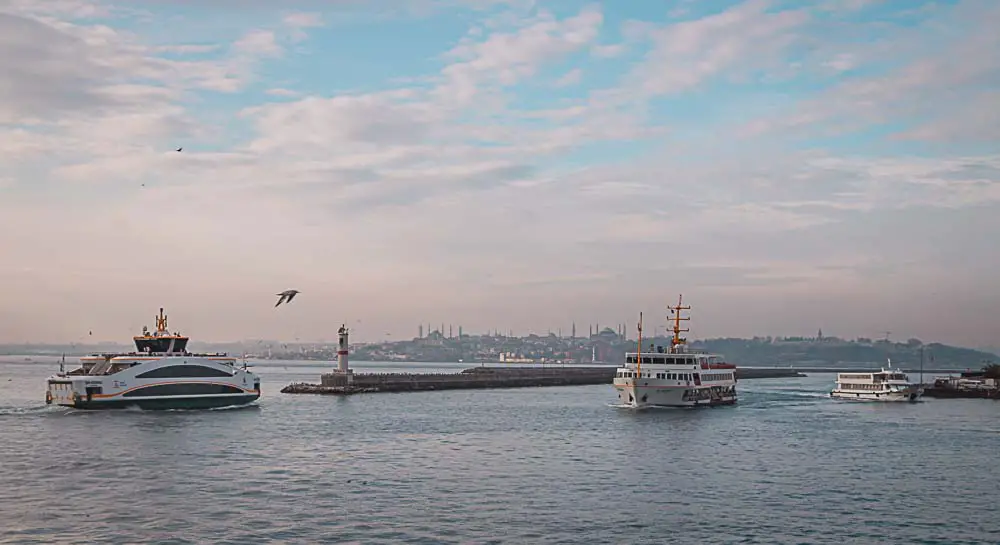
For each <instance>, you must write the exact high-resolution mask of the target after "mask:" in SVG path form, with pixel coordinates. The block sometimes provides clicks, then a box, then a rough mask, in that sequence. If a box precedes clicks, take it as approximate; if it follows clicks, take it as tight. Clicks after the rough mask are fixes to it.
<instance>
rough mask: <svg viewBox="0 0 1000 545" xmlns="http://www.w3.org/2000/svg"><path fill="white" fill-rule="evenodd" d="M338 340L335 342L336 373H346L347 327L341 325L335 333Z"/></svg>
mask: <svg viewBox="0 0 1000 545" xmlns="http://www.w3.org/2000/svg"><path fill="white" fill-rule="evenodd" d="M337 335H338V337H339V340H338V341H337V371H338V372H340V373H347V372H348V371H347V327H345V325H344V324H341V326H340V330H339V331H337Z"/></svg>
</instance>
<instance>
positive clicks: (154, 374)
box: [45, 308, 260, 409]
mask: <svg viewBox="0 0 1000 545" xmlns="http://www.w3.org/2000/svg"><path fill="white" fill-rule="evenodd" d="M154 319H155V320H156V331H154V332H150V331H149V329H148V328H147V327H145V326H144V327H143V328H142V335H137V336H135V337H133V338H132V340H133V341H134V342H135V348H136V351H135V352H127V353H108V354H91V355H89V356H84V357H82V358H80V367H78V368H76V369H73V370H71V371H68V372H67V371H64V369H63V366H62V365H61V364H60V370H59V373H57V374H55V375H53V376H51V377H49V378H48V379H47V388H46V392H45V402H46V403H47V404H56V405H62V406H66V407H73V408H77V409H120V408H125V407H130V406H136V407H139V408H142V409H201V408H214V407H227V406H233V405H243V404H246V403H250V402H252V401H255V400H256V399H258V398H259V397H260V379H259V378H258V377H257V376H256V375H255V374H253V373H252V372H250V371H249V370H248V369H247V368H246V364H244V365H243V367H242V368H240V367H237V365H236V358H235V357H231V356H228V355H227V354H225V353H214V354H207V353H206V354H197V353H192V352H189V351H188V350H187V343H188V340H189V337H186V336H184V335H181V334H180V333H171V332H170V331H169V330H168V329H167V316H166V315H165V314H163V309H162V308H161V309H160V314H159V316H156V317H154Z"/></svg>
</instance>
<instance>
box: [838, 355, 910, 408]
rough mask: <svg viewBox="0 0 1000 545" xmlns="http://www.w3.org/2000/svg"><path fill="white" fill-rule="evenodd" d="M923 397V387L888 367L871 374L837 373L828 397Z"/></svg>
mask: <svg viewBox="0 0 1000 545" xmlns="http://www.w3.org/2000/svg"><path fill="white" fill-rule="evenodd" d="M922 395H924V388H923V385H921V384H918V383H912V382H910V379H909V377H908V376H906V373H903V372H902V371H900V370H899V369H893V368H892V361H891V360H890V361H889V365H888V367H883V368H881V369H880V370H879V371H873V372H871V373H853V372H852V373H837V384H836V385H835V386H834V388H833V391H832V392H830V397H833V398H836V399H851V400H855V401H917V400H918V399H920V397H921V396H922Z"/></svg>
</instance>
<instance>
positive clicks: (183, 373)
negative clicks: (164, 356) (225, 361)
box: [135, 365, 232, 378]
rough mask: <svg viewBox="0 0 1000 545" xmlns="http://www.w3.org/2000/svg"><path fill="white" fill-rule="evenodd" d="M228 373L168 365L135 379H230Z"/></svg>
mask: <svg viewBox="0 0 1000 545" xmlns="http://www.w3.org/2000/svg"><path fill="white" fill-rule="evenodd" d="M230 376H232V375H231V374H230V373H227V372H225V371H222V370H221V369H215V368H214V367H205V366H203V365H170V366H167V367H160V368H158V369H153V370H152V371H146V372H145V373H141V374H138V375H136V376H135V378H180V377H230Z"/></svg>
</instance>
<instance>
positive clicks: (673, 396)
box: [615, 384, 737, 408]
mask: <svg viewBox="0 0 1000 545" xmlns="http://www.w3.org/2000/svg"><path fill="white" fill-rule="evenodd" d="M615 390H617V392H618V399H619V401H620V402H621V403H622V404H623V405H627V406H629V407H633V408H643V407H719V406H726V405H735V404H736V401H737V395H736V392H735V390H731V391H729V392H723V391H721V390H719V389H715V390H713V389H712V388H710V387H705V388H675V387H656V386H633V385H631V384H615Z"/></svg>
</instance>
